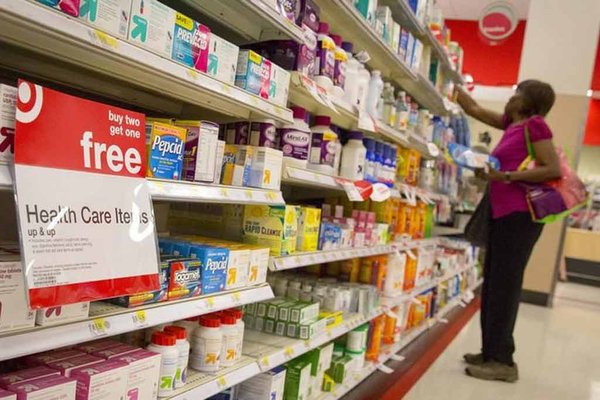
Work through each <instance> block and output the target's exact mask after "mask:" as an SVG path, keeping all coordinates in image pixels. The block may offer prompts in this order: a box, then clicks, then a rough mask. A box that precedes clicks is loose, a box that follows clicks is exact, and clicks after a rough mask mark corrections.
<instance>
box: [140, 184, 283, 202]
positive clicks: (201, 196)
mask: <svg viewBox="0 0 600 400" xmlns="http://www.w3.org/2000/svg"><path fill="white" fill-rule="evenodd" d="M147 182H148V186H149V190H150V195H151V196H152V199H153V200H165V201H183V202H201V203H221V204H223V203H228V204H238V203H240V204H269V205H279V204H285V201H284V200H283V196H282V195H281V192H279V191H275V190H263V189H255V188H248V187H236V186H222V185H211V184H202V183H198V182H187V181H169V180H158V179H148V180H147Z"/></svg>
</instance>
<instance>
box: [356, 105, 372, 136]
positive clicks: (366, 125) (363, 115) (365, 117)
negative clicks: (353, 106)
mask: <svg viewBox="0 0 600 400" xmlns="http://www.w3.org/2000/svg"><path fill="white" fill-rule="evenodd" d="M357 127H358V129H361V130H365V131H369V132H375V130H376V129H375V121H373V118H372V117H371V116H370V115H369V113H367V112H366V111H364V110H362V109H360V108H359V110H358V126H357Z"/></svg>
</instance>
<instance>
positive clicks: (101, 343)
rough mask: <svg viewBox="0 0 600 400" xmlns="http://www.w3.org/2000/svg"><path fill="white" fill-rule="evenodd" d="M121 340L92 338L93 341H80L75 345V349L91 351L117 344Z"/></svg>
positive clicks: (119, 343)
mask: <svg viewBox="0 0 600 400" xmlns="http://www.w3.org/2000/svg"><path fill="white" fill-rule="evenodd" d="M119 345H121V342H118V341H116V340H114V339H100V340H94V341H93V342H87V343H82V344H79V345H77V346H75V349H76V350H79V351H82V352H85V353H90V354H91V353H93V352H95V351H98V350H102V349H109V348H111V347H115V346H119Z"/></svg>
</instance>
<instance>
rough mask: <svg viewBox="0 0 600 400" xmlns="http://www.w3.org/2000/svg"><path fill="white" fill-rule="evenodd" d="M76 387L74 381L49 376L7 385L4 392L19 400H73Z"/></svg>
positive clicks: (62, 377) (60, 376)
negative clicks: (15, 396)
mask: <svg viewBox="0 0 600 400" xmlns="http://www.w3.org/2000/svg"><path fill="white" fill-rule="evenodd" d="M76 387H77V381H76V380H75V379H72V378H67V377H64V376H62V375H51V376H46V377H43V378H37V379H33V380H30V381H26V382H19V383H14V384H12V385H8V386H7V387H6V390H8V391H9V392H14V393H16V394H17V399H19V400H45V399H61V400H75V399H76V398H77V397H76ZM116 398H118V397H116Z"/></svg>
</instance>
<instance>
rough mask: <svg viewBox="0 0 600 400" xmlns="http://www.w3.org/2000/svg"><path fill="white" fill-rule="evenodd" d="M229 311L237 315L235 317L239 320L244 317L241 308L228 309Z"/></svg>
mask: <svg viewBox="0 0 600 400" xmlns="http://www.w3.org/2000/svg"><path fill="white" fill-rule="evenodd" d="M227 313H228V314H230V315H233V316H234V317H235V319H238V320H239V319H242V317H243V316H244V313H243V312H242V310H240V309H239V308H232V309H230V310H227Z"/></svg>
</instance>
